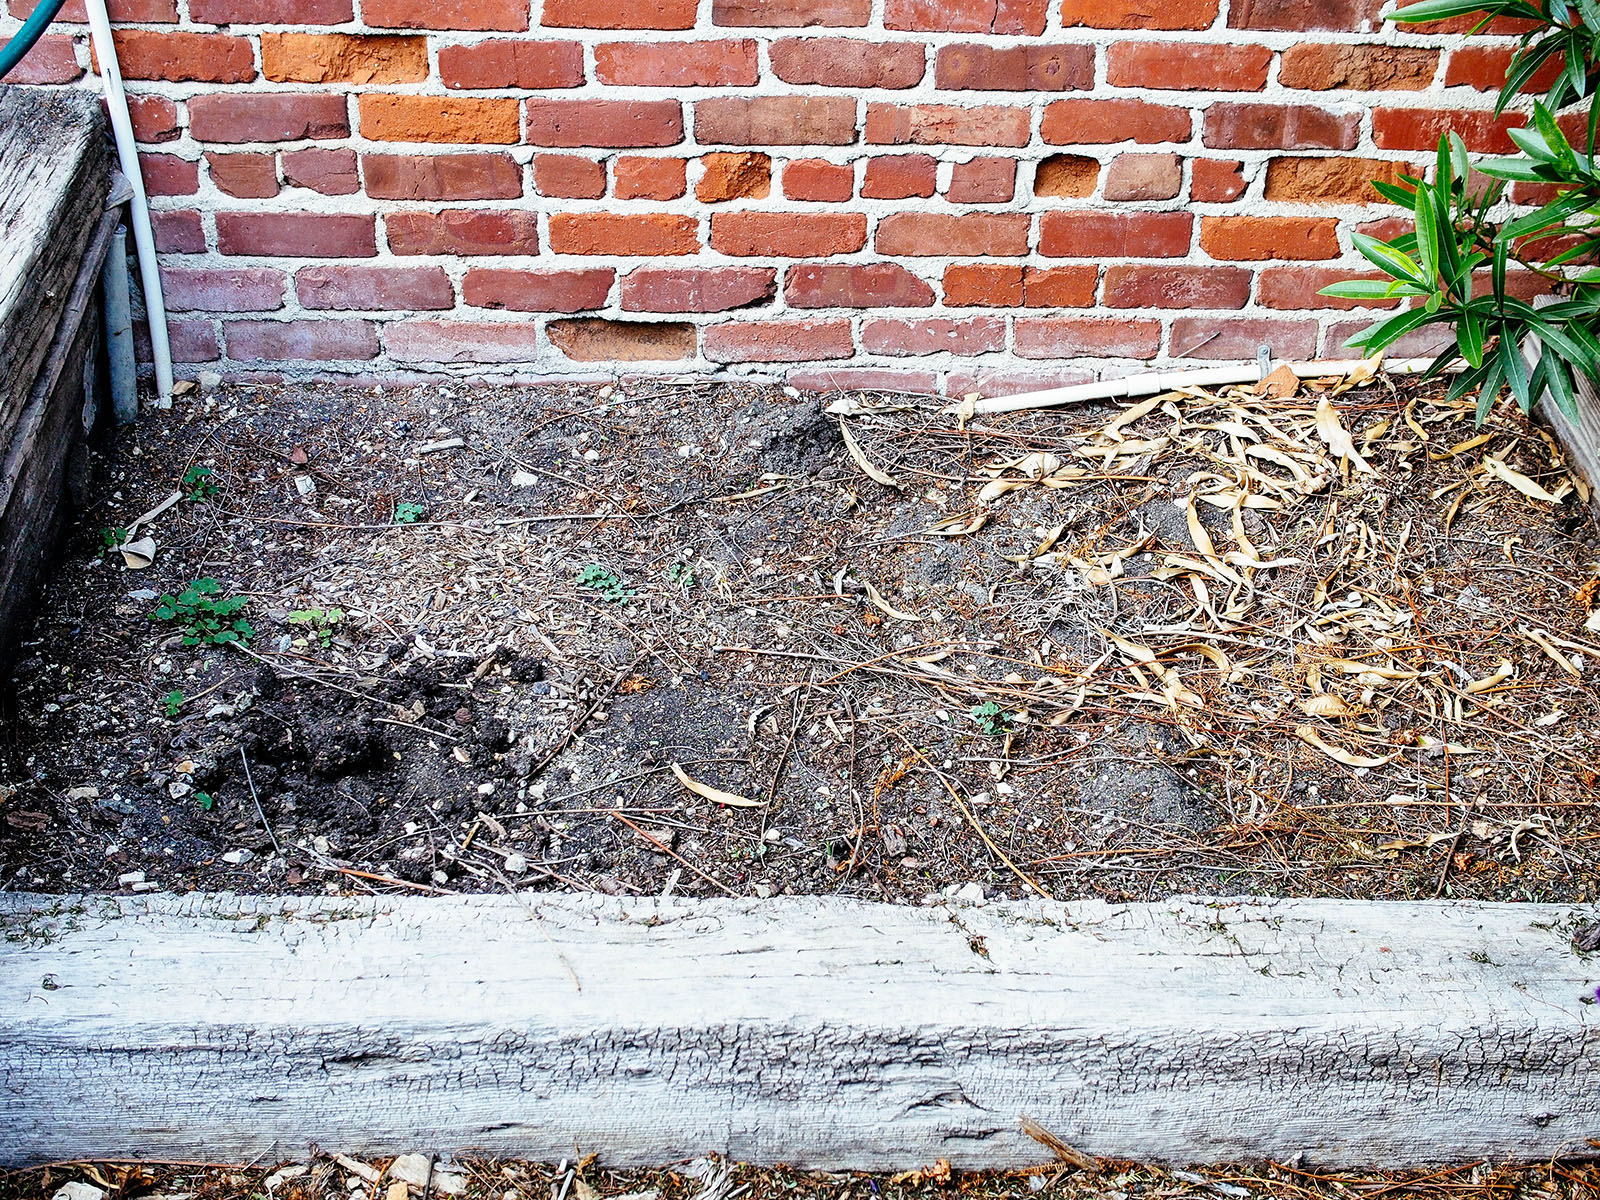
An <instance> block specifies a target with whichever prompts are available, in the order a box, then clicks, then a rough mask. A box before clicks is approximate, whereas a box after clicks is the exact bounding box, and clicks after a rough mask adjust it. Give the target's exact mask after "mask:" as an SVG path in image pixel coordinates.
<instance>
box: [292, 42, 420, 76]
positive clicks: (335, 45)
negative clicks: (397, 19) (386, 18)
mask: <svg viewBox="0 0 1600 1200" xmlns="http://www.w3.org/2000/svg"><path fill="white" fill-rule="evenodd" d="M261 73H262V74H263V75H264V76H266V77H267V78H268V79H273V80H277V81H278V82H280V83H421V82H422V81H423V80H425V79H427V78H428V39H427V38H425V37H421V36H418V35H413V34H398V33H397V34H381V35H373V34H368V35H363V36H358V35H355V34H349V33H263V34H262V35H261Z"/></svg>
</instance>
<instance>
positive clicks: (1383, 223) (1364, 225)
mask: <svg viewBox="0 0 1600 1200" xmlns="http://www.w3.org/2000/svg"><path fill="white" fill-rule="evenodd" d="M1412 231H1413V226H1412V223H1411V220H1410V218H1408V217H1383V218H1382V219H1380V220H1377V221H1363V222H1361V224H1359V225H1357V226H1356V232H1357V233H1364V234H1366V235H1367V236H1368V237H1375V238H1377V239H1378V240H1379V241H1380V242H1392V241H1394V239H1395V238H1397V237H1403V236H1404V235H1405V234H1408V233H1411V232H1412Z"/></svg>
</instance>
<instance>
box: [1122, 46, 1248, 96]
mask: <svg viewBox="0 0 1600 1200" xmlns="http://www.w3.org/2000/svg"><path fill="white" fill-rule="evenodd" d="M1271 66H1272V51H1271V50H1269V49H1267V48H1266V47H1265V46H1219V45H1214V44H1211V45H1206V44H1193V45H1191V44H1186V43H1182V42H1114V43H1113V44H1112V45H1111V46H1110V47H1109V48H1108V49H1107V52H1106V82H1107V83H1109V84H1110V85H1111V86H1112V87H1130V88H1158V89H1165V90H1177V91H1191V92H1259V91H1260V90H1261V89H1262V88H1264V87H1266V86H1267V71H1268V69H1269V68H1270V67H1271Z"/></svg>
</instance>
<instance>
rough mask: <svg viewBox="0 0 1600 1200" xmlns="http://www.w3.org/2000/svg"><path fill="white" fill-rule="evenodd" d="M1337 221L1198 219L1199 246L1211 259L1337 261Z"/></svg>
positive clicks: (1274, 218)
mask: <svg viewBox="0 0 1600 1200" xmlns="http://www.w3.org/2000/svg"><path fill="white" fill-rule="evenodd" d="M1338 228H1339V222H1338V221H1337V220H1335V219H1334V218H1333V217H1201V218H1200V247H1201V249H1203V250H1204V251H1205V252H1206V253H1207V254H1209V255H1210V256H1211V257H1212V258H1218V259H1224V260H1232V261H1244V262H1258V261H1262V260H1265V259H1272V258H1281V259H1309V258H1338V257H1339V237H1338V234H1337V232H1336V231H1337V230H1338Z"/></svg>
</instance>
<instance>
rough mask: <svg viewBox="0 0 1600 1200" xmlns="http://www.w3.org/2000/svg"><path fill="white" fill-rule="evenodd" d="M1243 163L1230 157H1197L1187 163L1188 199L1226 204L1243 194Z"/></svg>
mask: <svg viewBox="0 0 1600 1200" xmlns="http://www.w3.org/2000/svg"><path fill="white" fill-rule="evenodd" d="M1244 189H1245V182H1244V164H1243V163H1242V162H1239V161H1238V160H1236V159H1230V158H1197V159H1195V160H1194V161H1193V162H1191V163H1190V165H1189V199H1191V200H1198V201H1200V202H1202V203H1208V204H1228V203H1230V202H1232V201H1234V200H1237V199H1238V198H1239V197H1240V196H1242V195H1244Z"/></svg>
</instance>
